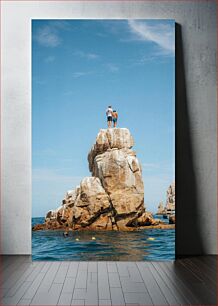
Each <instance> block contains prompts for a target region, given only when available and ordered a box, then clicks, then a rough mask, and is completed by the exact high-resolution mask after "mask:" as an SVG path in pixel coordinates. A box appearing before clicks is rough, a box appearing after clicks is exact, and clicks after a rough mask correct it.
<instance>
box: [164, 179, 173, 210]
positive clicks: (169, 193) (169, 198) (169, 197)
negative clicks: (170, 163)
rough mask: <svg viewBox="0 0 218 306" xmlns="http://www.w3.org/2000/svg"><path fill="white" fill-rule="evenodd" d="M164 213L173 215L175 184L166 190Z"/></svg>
mask: <svg viewBox="0 0 218 306" xmlns="http://www.w3.org/2000/svg"><path fill="white" fill-rule="evenodd" d="M166 212H167V213H175V182H173V183H172V184H171V185H170V186H169V188H168V189H167V202H166Z"/></svg>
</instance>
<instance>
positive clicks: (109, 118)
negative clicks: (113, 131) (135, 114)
mask: <svg viewBox="0 0 218 306" xmlns="http://www.w3.org/2000/svg"><path fill="white" fill-rule="evenodd" d="M112 114H113V109H112V107H111V106H108V108H107V109H106V115H107V126H108V127H109V128H110V127H111V125H112V120H113V117H112Z"/></svg>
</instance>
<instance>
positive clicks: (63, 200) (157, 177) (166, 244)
mask: <svg viewBox="0 0 218 306" xmlns="http://www.w3.org/2000/svg"><path fill="white" fill-rule="evenodd" d="M175 223H176V220H175V22H174V20H166V19H163V20H162V19H160V20H157V19H155V20H148V19H146V20H144V19H137V20H133V19H129V20H124V19H120V20H87V19H86V20H61V19H59V20H42V19H40V20H32V258H33V260H58V261H60V260H83V261H84V260H85V261H86V260H89V261H90V260H94V261H97V260H104V261H109V260H116V261H117V260H122V261H123V260H125V261H127V260H128V261H136V260H137V261H138V260H140V261H141V260H172V259H174V257H175Z"/></svg>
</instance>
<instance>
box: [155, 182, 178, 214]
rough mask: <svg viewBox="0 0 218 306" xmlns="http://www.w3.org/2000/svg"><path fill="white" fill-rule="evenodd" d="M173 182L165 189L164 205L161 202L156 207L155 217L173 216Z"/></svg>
mask: <svg viewBox="0 0 218 306" xmlns="http://www.w3.org/2000/svg"><path fill="white" fill-rule="evenodd" d="M175 205H176V203H175V182H173V183H172V184H171V185H170V186H169V187H168V189H167V199H166V205H165V207H164V205H163V202H160V203H159V205H158V210H157V213H156V214H157V215H168V216H170V215H174V214H175Z"/></svg>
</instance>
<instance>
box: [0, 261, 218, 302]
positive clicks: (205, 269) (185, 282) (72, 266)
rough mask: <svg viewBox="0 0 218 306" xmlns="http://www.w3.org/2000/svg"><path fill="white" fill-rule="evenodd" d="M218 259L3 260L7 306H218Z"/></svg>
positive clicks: (3, 287) (2, 279) (3, 283)
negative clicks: (168, 260) (151, 260)
mask: <svg viewBox="0 0 218 306" xmlns="http://www.w3.org/2000/svg"><path fill="white" fill-rule="evenodd" d="M216 269H217V257H216V256H199V257H188V258H184V259H179V260H177V261H170V262H93V261H92V262H82V261H80V262H72V261H71V262H70V261H69V262H68V261H64V262H45V261H43V262H32V260H31V257H30V256H1V270H2V272H1V295H2V301H1V303H0V304H1V305H129V306H130V305H179V304H180V305H199V304H200V305H217V300H216V291H217V290H216V289H217V271H216Z"/></svg>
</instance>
